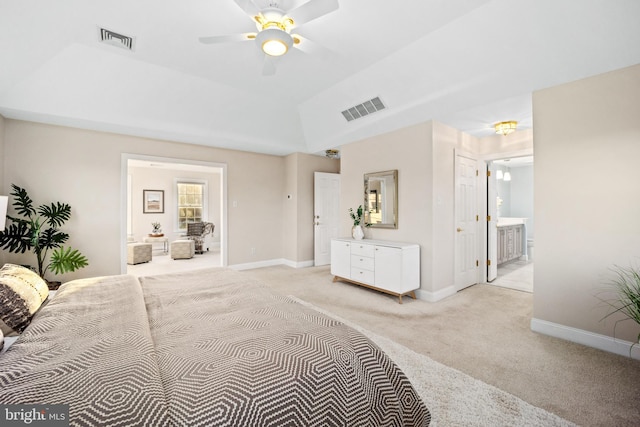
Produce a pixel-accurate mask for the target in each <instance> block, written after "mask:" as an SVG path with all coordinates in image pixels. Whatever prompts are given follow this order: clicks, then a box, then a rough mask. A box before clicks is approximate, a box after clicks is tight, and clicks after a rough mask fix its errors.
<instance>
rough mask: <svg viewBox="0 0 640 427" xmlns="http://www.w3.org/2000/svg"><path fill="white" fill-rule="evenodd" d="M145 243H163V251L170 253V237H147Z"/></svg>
mask: <svg viewBox="0 0 640 427" xmlns="http://www.w3.org/2000/svg"><path fill="white" fill-rule="evenodd" d="M143 240H144V242H145V243H151V244H153V243H162V251H163V252H164V253H167V252H169V238H168V237H151V236H148V237H145V238H144V239H143Z"/></svg>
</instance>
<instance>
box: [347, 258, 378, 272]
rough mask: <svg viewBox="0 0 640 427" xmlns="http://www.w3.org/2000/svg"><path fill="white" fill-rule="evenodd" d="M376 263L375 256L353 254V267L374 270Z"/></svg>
mask: <svg viewBox="0 0 640 427" xmlns="http://www.w3.org/2000/svg"><path fill="white" fill-rule="evenodd" d="M374 265H375V261H374V258H371V257H366V256H362V255H351V267H352V268H357V269H360V270H369V271H373V266H374Z"/></svg>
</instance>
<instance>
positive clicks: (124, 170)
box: [120, 153, 229, 274]
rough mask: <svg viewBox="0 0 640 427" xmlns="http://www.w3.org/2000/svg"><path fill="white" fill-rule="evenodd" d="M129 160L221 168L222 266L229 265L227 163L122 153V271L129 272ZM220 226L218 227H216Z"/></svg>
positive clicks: (220, 228) (123, 272)
mask: <svg viewBox="0 0 640 427" xmlns="http://www.w3.org/2000/svg"><path fill="white" fill-rule="evenodd" d="M129 160H144V161H151V162H157V163H168V164H172V163H173V164H180V165H193V166H204V167H211V168H218V169H220V170H221V174H220V175H221V179H220V187H221V188H220V194H221V197H220V198H221V200H222V212H221V218H220V221H221V224H220V227H219V230H220V255H221V262H222V267H227V266H228V262H229V260H228V252H229V251H228V249H227V248H228V220H227V218H228V203H227V164H226V163H216V162H205V161H200V160H190V159H179V158H172V157H158V156H149V155H143V154H132V153H122V154H121V158H120V271H121V273H122V274H125V273H126V272H127V222H128V218H127V215H128V208H129V202H128V197H127V195H128V191H129V183H128V181H129V173H128V165H129ZM216 228H218V227H216Z"/></svg>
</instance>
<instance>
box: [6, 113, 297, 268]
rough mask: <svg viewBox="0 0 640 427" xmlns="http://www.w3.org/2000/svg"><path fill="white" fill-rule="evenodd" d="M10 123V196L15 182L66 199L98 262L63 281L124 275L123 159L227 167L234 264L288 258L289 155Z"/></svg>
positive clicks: (40, 195) (82, 240) (14, 258)
mask: <svg viewBox="0 0 640 427" xmlns="http://www.w3.org/2000/svg"><path fill="white" fill-rule="evenodd" d="M4 125H5V131H4V145H5V157H4V161H3V166H4V168H5V171H4V180H5V190H6V189H7V187H8V186H9V185H10V184H11V183H15V184H18V185H20V186H23V187H25V188H27V190H28V191H29V193H30V195H31V197H32V198H33V199H34V201H36V203H38V204H40V203H44V202H49V201H63V202H66V203H69V204H70V205H71V207H72V218H71V220H70V221H69V222H68V223H67V226H65V231H67V232H68V233H69V234H70V235H71V238H70V240H69V242H68V243H69V245H71V246H73V247H75V248H77V249H79V250H81V251H82V252H83V253H84V254H85V255H86V256H87V257H88V258H89V263H90V264H89V266H88V267H86V268H84V269H82V270H80V271H78V272H75V273H69V274H67V275H64V276H62V277H59V278H58V279H61V280H69V279H72V278H76V277H87V276H96V275H105V274H118V273H120V270H121V250H122V247H123V241H122V235H123V233H124V232H125V231H126V228H124V227H121V212H122V210H121V209H124V208H123V207H122V206H121V204H122V203H121V200H122V194H121V182H120V180H121V155H122V153H131V154H142V155H153V156H159V157H167V158H177V159H188V160H197V161H206V162H214V163H225V164H227V173H228V200H229V208H228V209H229V210H228V216H229V221H228V227H229V229H228V230H229V233H228V262H229V265H234V264H245V263H252V262H260V261H265V260H273V259H282V258H283V248H282V241H283V240H282V235H283V225H282V221H281V220H280V218H282V213H283V212H282V202H281V200H282V198H283V195H284V192H283V189H284V183H285V168H284V158H283V157H278V156H269V155H262V154H255V153H247V152H241V151H234V150H224V149H217V148H211V147H203V146H195V145H186V144H179V143H173V142H166V141H159V140H150V139H145V138H137V137H131V136H123V135H116V134H109V133H102V132H93V131H87V130H80V129H72V128H65V127H59V126H50V125H44V124H38V123H31V122H23V121H17V120H8V119H6V120H5V121H4ZM125 175H126V174H125ZM233 202H235V205H234V204H233ZM234 206H235V207H234ZM252 248H255V253H252ZM0 257H2V259H1V261H3V262H22V261H23V262H25V263H26V262H33V260H32V256H27V255H26V254H24V255H16V254H10V253H7V252H6V251H2V252H0Z"/></svg>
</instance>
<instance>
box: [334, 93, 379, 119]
mask: <svg viewBox="0 0 640 427" xmlns="http://www.w3.org/2000/svg"><path fill="white" fill-rule="evenodd" d="M385 108H386V107H385V106H384V104H383V103H382V101H381V100H380V97H378V96H376V97H375V98H373V99H370V100H368V101H365V102H363V103H362V104H358V105H354V106H353V107H351V108H348V109H346V110H344V111H343V112H342V115H343V116H344V118H345V119H347V121H348V122H350V121H352V120H355V119H359V118H361V117H364V116H368V115H369V114H371V113H375V112H376V111H380V110H383V109H385Z"/></svg>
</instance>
